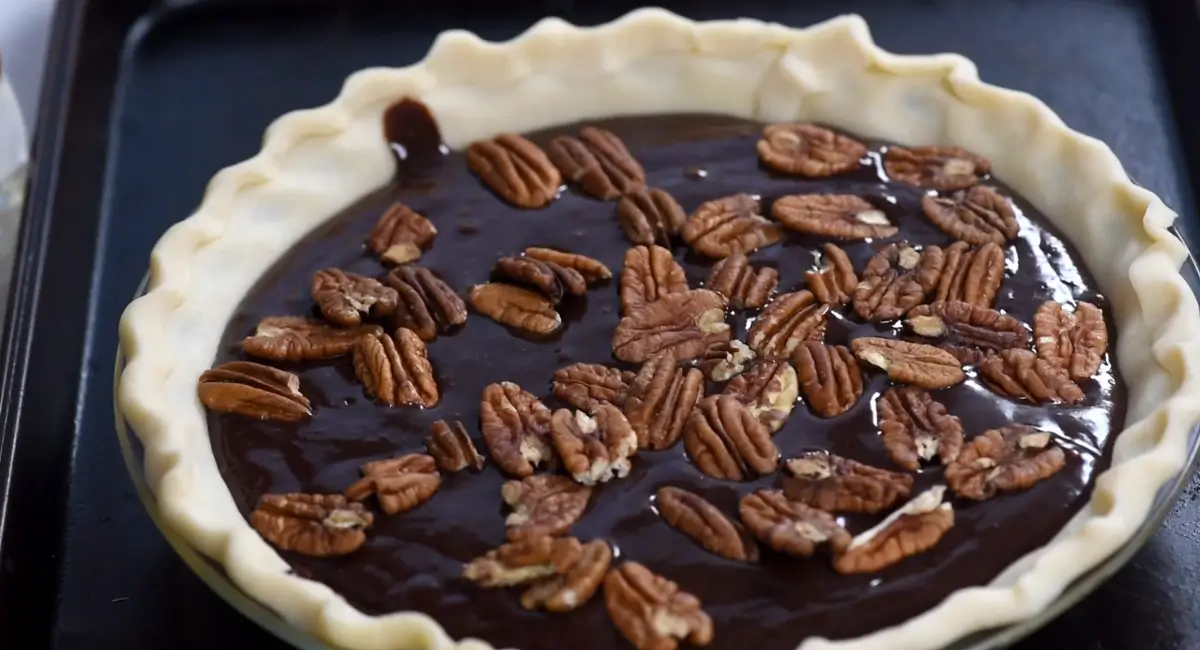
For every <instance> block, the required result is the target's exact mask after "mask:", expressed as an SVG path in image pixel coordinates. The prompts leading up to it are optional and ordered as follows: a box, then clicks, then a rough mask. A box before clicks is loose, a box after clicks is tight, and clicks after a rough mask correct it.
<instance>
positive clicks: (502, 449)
mask: <svg viewBox="0 0 1200 650" xmlns="http://www.w3.org/2000/svg"><path fill="white" fill-rule="evenodd" d="M550 417H551V414H550V409H548V408H546V405H545V404H542V402H541V400H539V399H538V398H537V397H536V396H534V395H533V393H530V392H529V391H527V390H525V389H523V388H521V387H520V386H518V385H516V384H514V383H512V382H508V381H505V382H500V383H498V384H489V385H488V386H487V387H486V388H484V389H483V400H482V402H481V403H480V405H479V422H480V428H481V429H482V430H483V441H484V443H486V444H487V448H488V451H489V452H490V453H491V456H492V459H493V460H495V461H496V464H497V465H499V466H500V469H502V470H504V471H505V472H508V473H509V474H513V475H515V476H529V475H530V474H533V470H534V468H535V467H537V466H539V465H542V464H545V463H549V462H551V461H552V460H554V451H553V449H552V448H551V446H550Z"/></svg>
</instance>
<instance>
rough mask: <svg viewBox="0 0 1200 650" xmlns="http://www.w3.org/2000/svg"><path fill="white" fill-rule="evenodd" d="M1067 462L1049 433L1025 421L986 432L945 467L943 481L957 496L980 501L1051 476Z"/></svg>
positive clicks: (972, 441)
mask: <svg viewBox="0 0 1200 650" xmlns="http://www.w3.org/2000/svg"><path fill="white" fill-rule="evenodd" d="M1066 464H1067V459H1066V456H1065V455H1064V454H1063V450H1062V448H1061V447H1058V446H1055V445H1054V441H1053V439H1052V438H1051V436H1050V434H1049V433H1046V432H1044V431H1038V430H1037V429H1035V428H1033V427H1031V426H1029V425H1028V424H1010V425H1008V426H1003V427H1000V428H999V429H991V430H989V431H985V432H983V433H981V434H979V435H978V436H975V438H974V439H973V440H971V442H970V443H969V444H968V445H967V447H966V449H963V451H962V453H961V454H959V456H958V459H957V460H955V461H954V462H953V463H950V464H949V465H947V466H946V483H947V484H948V485H949V486H950V489H951V490H954V493H955V494H957V495H958V496H960V497H963V498H966V499H974V500H976V501H982V500H984V499H989V498H991V497H992V496H993V495H995V494H996V493H997V492H1017V491H1020V490H1026V489H1028V488H1030V487H1033V486H1034V485H1036V484H1037V483H1038V482H1040V481H1043V480H1045V479H1048V478H1050V477H1051V476H1054V475H1055V474H1057V473H1058V471H1059V470H1061V469H1062V468H1063V467H1065V466H1066Z"/></svg>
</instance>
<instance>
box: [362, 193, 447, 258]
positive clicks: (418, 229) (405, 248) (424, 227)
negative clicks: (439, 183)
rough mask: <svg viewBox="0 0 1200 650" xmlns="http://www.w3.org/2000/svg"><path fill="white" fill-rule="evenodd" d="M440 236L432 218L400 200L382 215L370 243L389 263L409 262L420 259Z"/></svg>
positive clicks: (370, 246) (368, 241) (369, 240)
mask: <svg viewBox="0 0 1200 650" xmlns="http://www.w3.org/2000/svg"><path fill="white" fill-rule="evenodd" d="M436 236H437V228H436V227H435V226H434V225H433V223H432V222H430V221H429V219H426V218H425V217H423V216H421V215H420V214H417V213H416V212H414V211H413V209H412V208H410V207H408V206H407V205H404V204H403V203H401V202H399V201H397V202H395V203H393V204H392V207H390V208H388V210H387V212H384V213H383V216H381V217H379V221H378V222H377V223H376V224H375V228H374V229H372V230H371V237H370V238H369V239H368V240H367V246H368V247H369V248H370V249H371V250H372V251H374V253H375V254H376V255H378V256H379V257H380V258H382V259H383V261H385V262H391V263H392V264H407V263H409V262H412V261H415V260H417V259H419V258H420V257H421V251H423V250H425V249H426V248H429V245H430V244H432V243H433V238H434V237H436Z"/></svg>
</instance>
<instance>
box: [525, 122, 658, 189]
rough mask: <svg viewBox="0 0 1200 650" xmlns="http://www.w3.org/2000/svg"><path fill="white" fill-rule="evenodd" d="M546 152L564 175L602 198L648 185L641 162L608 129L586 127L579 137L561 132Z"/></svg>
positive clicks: (581, 187)
mask: <svg viewBox="0 0 1200 650" xmlns="http://www.w3.org/2000/svg"><path fill="white" fill-rule="evenodd" d="M546 153H547V154H548V155H549V158H550V161H551V162H553V163H554V166H555V167H557V168H558V170H559V171H560V172H561V173H562V176H563V178H565V179H567V180H568V181H570V182H572V183H575V184H576V185H578V186H579V188H580V189H582V190H583V191H584V192H586V193H588V194H590V195H592V196H594V197H596V198H598V199H604V200H611V199H617V198H620V197H621V196H622V195H623V194H626V193H628V192H630V191H633V190H636V189H638V188H641V187H644V186H645V184H646V172H645V170H643V169H642V165H641V163H639V162H638V161H637V158H634V157H633V154H631V153H629V149H628V148H627V147H626V146H625V143H624V142H622V141H621V138H619V137H617V135H616V134H615V133H613V132H612V131H608V130H606V129H600V128H596V127H594V126H585V127H583V129H581V130H580V131H579V137H572V136H569V135H560V136H558V137H556V138H554V139H553V140H551V141H550V146H549V147H547V150H546Z"/></svg>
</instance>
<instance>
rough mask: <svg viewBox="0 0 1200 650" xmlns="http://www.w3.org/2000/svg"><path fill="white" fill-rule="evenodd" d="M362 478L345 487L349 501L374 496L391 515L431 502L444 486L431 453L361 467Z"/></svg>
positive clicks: (391, 459) (371, 463)
mask: <svg viewBox="0 0 1200 650" xmlns="http://www.w3.org/2000/svg"><path fill="white" fill-rule="evenodd" d="M362 473H363V477H362V478H361V479H359V480H358V481H357V482H356V483H354V484H353V485H351V486H350V487H348V488H346V498H347V499H350V500H351V501H362V500H363V499H366V498H367V497H369V496H371V495H372V494H374V495H375V497H376V498H377V499H378V500H379V506H380V507H381V508H383V511H384V512H386V513H387V514H389V515H398V514H400V513H402V512H408V511H409V510H412V509H413V508H415V507H417V506H419V505H421V504H422V503H425V502H426V501H428V500H429V499H430V498H431V497H432V496H433V495H434V493H436V492H437V491H438V488H440V487H441V486H442V477H441V475H440V474H438V468H437V462H436V461H434V459H433V456H430V455H428V454H405V455H403V456H400V457H398V458H390V459H388V460H375V461H371V462H369V463H366V464H364V465H363V466H362Z"/></svg>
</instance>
